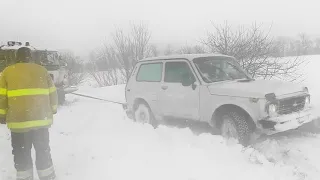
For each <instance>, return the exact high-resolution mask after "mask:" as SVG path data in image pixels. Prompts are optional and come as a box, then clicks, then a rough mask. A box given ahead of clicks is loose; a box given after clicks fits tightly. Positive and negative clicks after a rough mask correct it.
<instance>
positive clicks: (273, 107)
mask: <svg viewBox="0 0 320 180" xmlns="http://www.w3.org/2000/svg"><path fill="white" fill-rule="evenodd" d="M268 113H269V116H271V117H273V116H276V115H277V105H275V104H270V105H269V107H268Z"/></svg>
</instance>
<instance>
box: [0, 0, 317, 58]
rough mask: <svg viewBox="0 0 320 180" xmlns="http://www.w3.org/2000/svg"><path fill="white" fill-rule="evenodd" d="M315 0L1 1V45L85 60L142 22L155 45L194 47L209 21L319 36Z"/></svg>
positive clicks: (280, 32) (284, 33)
mask: <svg viewBox="0 0 320 180" xmlns="http://www.w3.org/2000/svg"><path fill="white" fill-rule="evenodd" d="M319 5H320V3H319V2H317V1H316V0H304V1H300V0H299V1H298V0H263V1H262V0H219V1H217V0H156V1H155V0H51V1H49V0H0V13H1V16H0V42H6V41H8V40H19V41H23V42H25V41H30V42H31V44H33V45H35V46H40V47H50V48H55V49H71V50H73V51H74V52H75V53H77V54H78V55H81V56H86V55H87V54H88V53H89V52H90V51H91V50H93V49H95V48H97V47H99V46H100V45H101V44H102V43H104V42H107V41H109V40H110V38H109V37H110V36H109V35H110V33H111V32H113V31H114V30H115V28H116V27H120V28H128V26H129V24H130V23H134V22H140V21H143V22H144V23H147V24H148V25H149V28H150V30H151V31H152V43H157V44H169V43H172V44H186V43H188V44H191V43H195V42H196V41H197V40H198V39H199V38H201V37H203V36H204V35H205V33H206V31H207V30H210V29H212V27H211V25H210V24H211V22H214V23H218V24H219V23H223V22H224V21H226V20H227V21H228V22H229V23H230V24H235V25H238V24H248V25H250V24H251V23H252V22H254V21H255V22H257V23H263V24H264V27H266V28H268V27H269V26H270V25H271V24H272V32H271V33H272V34H273V35H276V36H278V35H281V36H296V35H297V34H298V33H301V32H305V33H307V34H309V35H314V36H319V35H320V23H319V18H320V12H319V7H320V6H319Z"/></svg>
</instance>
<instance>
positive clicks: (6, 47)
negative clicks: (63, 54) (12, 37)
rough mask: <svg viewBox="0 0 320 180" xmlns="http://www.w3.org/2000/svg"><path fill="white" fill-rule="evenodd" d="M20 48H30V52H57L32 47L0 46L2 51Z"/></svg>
mask: <svg viewBox="0 0 320 180" xmlns="http://www.w3.org/2000/svg"><path fill="white" fill-rule="evenodd" d="M21 47H27V48H30V49H31V50H33V51H35V50H38V51H46V50H47V51H57V50H54V49H43V48H35V47H33V46H19V45H14V46H2V47H1V46H0V49H2V50H18V49H19V48H21Z"/></svg>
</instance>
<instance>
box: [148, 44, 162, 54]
mask: <svg viewBox="0 0 320 180" xmlns="http://www.w3.org/2000/svg"><path fill="white" fill-rule="evenodd" d="M159 54H160V52H159V50H158V48H157V46H156V45H153V44H152V45H150V53H149V55H148V56H149V57H157V56H159Z"/></svg>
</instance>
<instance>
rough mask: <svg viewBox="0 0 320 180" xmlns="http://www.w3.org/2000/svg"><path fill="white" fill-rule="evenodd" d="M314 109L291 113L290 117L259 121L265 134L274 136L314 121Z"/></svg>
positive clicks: (284, 116) (283, 116)
mask: <svg viewBox="0 0 320 180" xmlns="http://www.w3.org/2000/svg"><path fill="white" fill-rule="evenodd" d="M312 110H313V108H312V107H308V108H305V109H304V110H302V111H299V112H295V113H291V114H288V115H281V116H277V117H272V118H271V117H269V118H266V119H263V120H260V121H259V124H260V125H261V128H259V130H260V131H262V133H263V134H267V135H272V134H276V133H278V132H284V131H288V130H291V129H296V128H298V127H300V126H302V125H303V124H306V123H309V122H311V121H313V120H314V117H313V116H312Z"/></svg>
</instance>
